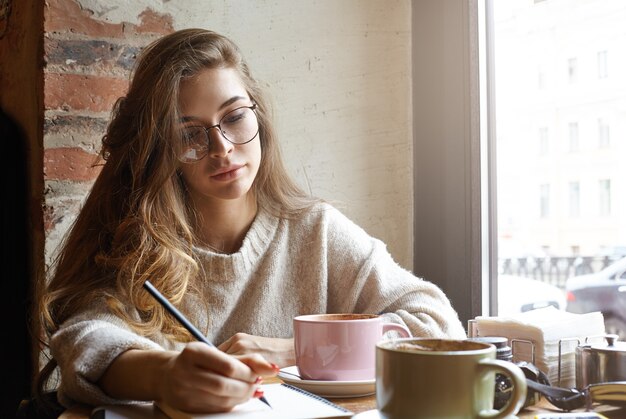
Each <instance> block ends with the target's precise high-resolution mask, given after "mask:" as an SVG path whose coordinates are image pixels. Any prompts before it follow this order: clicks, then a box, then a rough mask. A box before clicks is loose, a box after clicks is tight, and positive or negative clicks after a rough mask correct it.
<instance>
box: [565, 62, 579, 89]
mask: <svg viewBox="0 0 626 419" xmlns="http://www.w3.org/2000/svg"><path fill="white" fill-rule="evenodd" d="M577 78H578V60H577V59H576V58H570V59H569V60H567V79H568V80H569V82H570V84H574V83H576V79H577Z"/></svg>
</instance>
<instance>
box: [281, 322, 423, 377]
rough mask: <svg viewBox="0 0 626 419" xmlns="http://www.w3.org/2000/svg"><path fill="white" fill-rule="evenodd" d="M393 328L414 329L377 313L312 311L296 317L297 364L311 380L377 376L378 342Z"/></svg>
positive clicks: (402, 331)
mask: <svg viewBox="0 0 626 419" xmlns="http://www.w3.org/2000/svg"><path fill="white" fill-rule="evenodd" d="M391 330H394V331H397V332H398V333H399V334H400V335H401V336H402V337H411V332H409V330H408V329H407V328H406V327H405V326H402V325H399V324H396V323H387V322H385V321H384V320H383V318H382V317H379V316H377V315H375V314H311V315H305V316H298V317H295V318H294V319H293V333H294V347H295V352H296V365H297V367H298V370H299V372H300V376H301V377H302V378H304V379H307V380H324V381H361V380H373V379H374V378H375V375H376V343H378V342H379V341H380V340H381V339H382V337H383V335H384V334H385V333H387V332H389V331H391Z"/></svg>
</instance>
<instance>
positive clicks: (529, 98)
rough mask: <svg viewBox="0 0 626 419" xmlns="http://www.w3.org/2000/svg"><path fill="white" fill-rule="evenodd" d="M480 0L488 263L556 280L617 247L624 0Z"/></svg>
mask: <svg viewBox="0 0 626 419" xmlns="http://www.w3.org/2000/svg"><path fill="white" fill-rule="evenodd" d="M490 4H491V5H492V7H493V51H494V52H493V63H494V64H493V66H494V68H493V74H494V76H493V77H494V85H495V87H494V91H495V100H494V102H495V105H494V109H495V112H494V113H493V114H494V115H495V118H494V121H495V123H494V124H495V144H496V152H497V155H496V157H495V159H496V164H495V166H496V187H497V197H496V204H497V205H496V208H497V249H498V274H499V275H504V274H507V275H514V276H515V275H517V276H530V277H532V278H534V279H537V280H540V281H544V282H548V283H550V284H552V285H554V286H556V287H558V288H560V289H561V290H563V291H564V292H565V291H566V287H567V283H568V279H569V278H572V277H575V276H580V275H582V274H590V273H599V272H600V271H601V270H602V269H603V268H604V267H607V266H614V265H615V264H617V263H623V261H622V260H623V259H624V258H626V164H624V156H626V140H625V139H626V117H625V114H624V110H625V109H626V54H618V55H612V56H611V63H610V64H611V70H610V74H609V69H608V65H609V63H608V55H609V51H626V24H624V22H626V2H624V1H619V0H550V1H543V2H528V1H527V0H507V1H499V0H495V1H493V0H492V1H491V2H490ZM599 79H601V80H602V82H601V83H600V82H599ZM538 80H539V82H538ZM545 80H549V81H550V82H549V83H545ZM542 87H543V88H542ZM537 137H538V142H537V143H535V144H538V145H537V146H535V147H532V146H529V144H528V139H529V138H537ZM548 137H549V138H548ZM611 137H612V138H611ZM607 151H608V152H607ZM538 155H539V156H540V157H541V158H538ZM519 261H523V264H524V266H523V268H524V269H521V266H520V265H521V263H522V262H519ZM620 261H622V262H620ZM554 267H556V269H554ZM624 287H625V288H624V289H626V285H624ZM568 292H569V290H568ZM614 293H615V295H617V293H618V291H617V289H616V290H615V291H614ZM568 295H569V294H568ZM568 305H569V306H570V307H574V305H573V303H572V301H570V302H569V303H568ZM598 310H601V308H598ZM622 315H623V316H624V319H626V312H625V313H622ZM607 316H608V314H607ZM615 322H616V320H615V319H611V320H610V322H607V330H612V331H613V330H616V329H615V328H614V325H615V324H616V323H615ZM609 325H611V327H610V328H609ZM617 330H621V331H620V333H622V337H626V322H624V323H623V325H622V326H621V329H620V327H618V328H617Z"/></svg>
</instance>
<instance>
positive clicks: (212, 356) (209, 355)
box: [181, 342, 258, 384]
mask: <svg viewBox="0 0 626 419" xmlns="http://www.w3.org/2000/svg"><path fill="white" fill-rule="evenodd" d="M186 351H187V352H188V356H189V357H190V358H192V360H193V363H194V365H195V366H196V367H199V368H201V369H204V370H207V371H212V372H214V373H216V374H218V375H222V376H225V377H229V378H232V379H235V380H240V381H244V382H247V383H250V384H253V383H254V382H255V381H256V379H257V377H258V373H255V372H254V371H252V369H251V368H250V367H249V366H248V365H246V364H245V363H243V362H241V361H240V360H238V359H237V358H235V357H233V356H230V355H228V354H225V353H224V352H222V351H220V350H219V349H217V348H211V347H209V346H207V345H206V344H204V343H199V342H193V343H190V344H188V345H187V346H186V348H185V349H184V350H183V352H182V353H181V356H183V354H185V352H186Z"/></svg>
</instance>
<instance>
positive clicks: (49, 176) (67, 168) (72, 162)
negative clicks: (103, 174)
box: [43, 148, 102, 182]
mask: <svg viewBox="0 0 626 419" xmlns="http://www.w3.org/2000/svg"><path fill="white" fill-rule="evenodd" d="M97 159H98V156H97V155H95V154H90V153H87V152H86V151H84V150H83V149H81V148H49V149H47V150H45V152H44V157H43V170H44V179H45V180H74V181H79V182H85V181H90V180H94V179H95V178H96V177H97V176H98V174H99V173H100V170H101V168H102V167H101V166H99V165H98V166H96V165H95V164H97V163H98V160H97Z"/></svg>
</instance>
